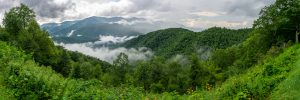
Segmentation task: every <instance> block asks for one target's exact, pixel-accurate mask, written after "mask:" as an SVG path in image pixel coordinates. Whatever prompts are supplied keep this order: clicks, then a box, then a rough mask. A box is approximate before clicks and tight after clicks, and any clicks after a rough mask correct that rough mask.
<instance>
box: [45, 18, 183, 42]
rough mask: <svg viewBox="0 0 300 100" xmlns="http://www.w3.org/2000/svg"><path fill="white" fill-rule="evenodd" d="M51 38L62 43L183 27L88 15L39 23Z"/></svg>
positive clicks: (166, 23) (143, 20) (144, 20)
mask: <svg viewBox="0 0 300 100" xmlns="http://www.w3.org/2000/svg"><path fill="white" fill-rule="evenodd" d="M41 27H42V28H43V29H45V30H47V31H48V32H49V33H50V35H51V36H52V38H53V40H55V41H57V42H64V43H84V42H95V41H97V40H99V36H100V35H101V36H118V37H123V36H137V35H141V34H144V33H146V32H150V31H154V30H157V29H162V28H166V27H183V26H182V25H180V24H176V23H169V22H160V21H157V22H148V21H147V20H146V19H143V18H135V17H133V18H123V17H110V18H109V17H95V16H94V17H89V18H86V19H82V20H75V21H66V22H63V23H48V24H44V25H41Z"/></svg>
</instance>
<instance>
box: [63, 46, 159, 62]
mask: <svg viewBox="0 0 300 100" xmlns="http://www.w3.org/2000/svg"><path fill="white" fill-rule="evenodd" d="M58 45H60V46H63V47H64V48H65V49H67V50H71V51H78V52H81V53H83V54H86V55H89V56H93V57H97V58H99V59H101V60H104V61H107V62H109V63H112V62H113V61H114V60H115V59H117V56H118V55H119V54H120V53H125V54H126V55H128V59H129V61H130V62H135V61H138V60H147V59H149V58H150V57H151V56H153V53H152V52H151V50H148V49H147V48H138V49H134V48H131V49H126V48H123V47H120V48H115V49H110V48H108V47H100V48H93V47H92V45H93V44H91V43H82V44H63V43H61V44H58Z"/></svg>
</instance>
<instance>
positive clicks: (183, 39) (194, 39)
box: [122, 27, 251, 58]
mask: <svg viewBox="0 0 300 100" xmlns="http://www.w3.org/2000/svg"><path fill="white" fill-rule="evenodd" d="M250 32H251V29H239V30H233V29H226V28H219V27H213V28H210V29H207V30H204V31H202V32H192V31H190V30H187V29H182V28H170V29H164V30H159V31H154V32H150V33H148V34H146V35H141V36H139V37H138V38H134V39H132V40H129V41H127V42H125V43H124V44H122V46H125V47H127V48H132V47H135V48H138V47H147V48H150V49H152V50H153V51H154V52H155V54H156V55H160V56H162V57H166V58H169V57H171V56H175V55H177V54H179V55H180V54H181V55H190V54H192V53H197V52H198V53H203V54H204V53H207V52H210V51H211V50H215V49H224V48H227V47H230V46H232V45H237V44H239V43H241V42H242V41H244V40H245V39H246V38H247V37H248V35H249V33H250Z"/></svg>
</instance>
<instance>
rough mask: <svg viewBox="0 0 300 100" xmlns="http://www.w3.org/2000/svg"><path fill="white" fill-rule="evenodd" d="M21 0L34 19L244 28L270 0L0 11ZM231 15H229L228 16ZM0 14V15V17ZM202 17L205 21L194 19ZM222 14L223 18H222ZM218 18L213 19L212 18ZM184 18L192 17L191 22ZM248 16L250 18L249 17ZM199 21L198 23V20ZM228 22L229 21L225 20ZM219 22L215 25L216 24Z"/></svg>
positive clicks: (101, 3) (62, 4)
mask: <svg viewBox="0 0 300 100" xmlns="http://www.w3.org/2000/svg"><path fill="white" fill-rule="evenodd" d="M20 2H23V3H26V4H29V6H31V7H32V8H34V9H35V11H36V12H38V13H37V14H39V15H38V17H37V18H38V21H39V22H40V23H46V22H60V21H64V20H75V19H83V18H86V17H90V16H122V17H123V16H126V17H143V18H146V19H151V20H163V21H171V22H177V23H190V24H188V25H189V26H191V27H199V25H197V24H193V23H195V20H197V23H215V24H209V25H206V26H207V27H209V26H210V27H211V25H221V26H222V25H224V26H223V27H227V26H237V27H248V26H249V25H248V24H247V25H244V24H239V25H241V26H239V25H236V24H234V23H232V20H233V18H236V17H240V18H239V19H238V20H234V22H235V23H244V22H245V20H246V21H247V23H250V22H249V21H253V20H254V19H256V18H257V17H258V13H259V11H260V9H261V8H262V7H264V6H266V5H269V4H271V3H273V2H274V0H184V1H182V0H48V1H44V0H43V1H40V0H0V14H2V15H3V14H4V11H6V10H7V9H9V8H11V7H13V6H16V5H17V4H18V3H20ZM228 16H231V17H232V18H231V17H228ZM0 17H1V16H0ZM203 17H205V18H206V17H210V18H206V19H205V20H198V19H200V18H202V19H203ZM223 17H225V18H223ZM213 18H214V19H221V18H222V19H221V20H222V21H220V20H214V19H213ZM186 19H194V22H192V21H188V22H186ZM250 19H251V20H250ZM200 21H202V22H200ZM225 22H229V23H225ZM216 23H219V24H216Z"/></svg>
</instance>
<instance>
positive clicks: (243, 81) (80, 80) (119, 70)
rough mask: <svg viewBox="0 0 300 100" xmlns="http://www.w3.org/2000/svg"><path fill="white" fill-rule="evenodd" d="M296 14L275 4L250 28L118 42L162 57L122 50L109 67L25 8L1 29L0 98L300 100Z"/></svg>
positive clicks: (293, 1)
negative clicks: (132, 55) (61, 40)
mask: <svg viewBox="0 0 300 100" xmlns="http://www.w3.org/2000/svg"><path fill="white" fill-rule="evenodd" d="M298 14H300V2H299V1H297V0H276V2H275V3H274V4H272V5H270V6H267V7H265V8H263V9H262V10H261V12H260V14H259V18H258V19H257V20H255V21H254V25H253V27H252V28H251V29H238V30H233V29H226V28H218V27H213V28H209V29H207V30H204V31H202V32H192V31H189V30H187V29H183V28H169V29H165V30H158V31H154V32H150V33H149V34H146V35H142V36H140V37H138V38H135V39H133V40H130V41H128V42H126V43H124V44H120V45H123V46H126V47H127V48H131V47H133V48H138V47H148V48H150V49H152V50H153V51H154V52H155V53H156V55H157V56H153V57H149V58H148V59H140V60H139V61H136V62H133V63H130V62H129V56H128V55H127V54H125V53H123V52H121V53H119V55H118V56H117V58H116V59H114V60H113V61H112V64H109V63H107V62H104V61H101V60H99V59H97V58H94V57H90V56H86V55H84V54H81V53H78V52H71V51H68V50H65V49H64V48H63V47H59V46H55V44H54V42H53V40H52V39H53V38H50V36H49V34H48V32H46V31H45V30H43V29H42V28H41V27H40V26H39V25H38V23H37V21H36V16H35V12H34V11H33V9H31V8H29V7H28V6H26V5H24V4H21V5H20V6H16V7H13V8H11V9H10V10H9V11H8V12H6V13H5V14H4V18H3V26H0V99H4V100H7V99H13V100H14V99H16V100H19V99H30V100H31V99H32V100H40V99H42V100H44V99H59V100H61V99H63V100H64V99H71V100H72V99H79V100H83V99H105V100H107V99H108V100H141V99H145V100H173V99H175V100H199V99H200V100H202V99H205V100H223V99H225V100H227V99H229V100H231V99H237V100H265V99H267V100H268V99H279V100H281V99H298V98H300V95H299V92H300V91H299V89H300V87H299V84H300V81H299V75H300V71H299V70H300V68H299V65H300V44H299V34H300V33H299V32H300V19H299V16H298ZM92 22H93V21H92ZM68 24H72V23H68ZM53 25H56V24H53ZM84 26H85V25H84ZM87 26H88V25H87ZM47 27H48V26H47ZM55 30H56V29H54V31H55ZM71 36H72V34H71ZM81 49H82V48H81ZM93 50H94V49H93ZM109 50H110V49H107V51H109ZM132 50H133V49H132ZM207 51H208V52H207ZM209 51H210V52H211V53H210V52H209ZM98 53H100V54H101V53H103V52H98ZM203 53H204V54H205V53H206V54H207V55H209V56H206V59H205V60H203V58H201V57H203V56H200V57H199V55H203ZM174 55H185V56H184V57H182V56H176V57H174V58H170V57H172V56H174Z"/></svg>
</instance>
